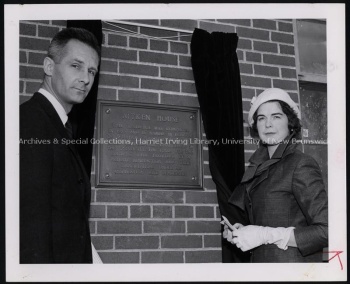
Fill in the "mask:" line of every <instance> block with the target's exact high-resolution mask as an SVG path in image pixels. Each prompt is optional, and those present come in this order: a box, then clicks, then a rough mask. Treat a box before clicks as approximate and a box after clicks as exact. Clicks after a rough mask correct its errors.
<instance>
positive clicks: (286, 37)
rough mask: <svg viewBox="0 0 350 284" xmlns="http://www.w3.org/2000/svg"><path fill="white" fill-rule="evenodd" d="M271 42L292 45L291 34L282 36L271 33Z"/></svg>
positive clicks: (282, 34)
mask: <svg viewBox="0 0 350 284" xmlns="http://www.w3.org/2000/svg"><path fill="white" fill-rule="evenodd" d="M271 40H272V41H277V42H284V43H291V44H292V43H294V36H293V34H284V33H279V32H272V33H271Z"/></svg>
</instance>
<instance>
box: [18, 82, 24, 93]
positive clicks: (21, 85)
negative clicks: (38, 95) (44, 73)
mask: <svg viewBox="0 0 350 284" xmlns="http://www.w3.org/2000/svg"><path fill="white" fill-rule="evenodd" d="M23 91H24V82H23V81H19V92H20V93H23Z"/></svg>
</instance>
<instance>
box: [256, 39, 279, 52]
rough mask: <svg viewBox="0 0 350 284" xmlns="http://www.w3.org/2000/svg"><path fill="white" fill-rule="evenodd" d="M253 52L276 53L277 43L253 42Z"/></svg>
mask: <svg viewBox="0 0 350 284" xmlns="http://www.w3.org/2000/svg"><path fill="white" fill-rule="evenodd" d="M253 45H254V50H257V51H262V52H274V53H277V52H278V47H277V43H271V42H265V41H254V42H253Z"/></svg>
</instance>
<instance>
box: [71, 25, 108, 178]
mask: <svg viewBox="0 0 350 284" xmlns="http://www.w3.org/2000/svg"><path fill="white" fill-rule="evenodd" d="M70 27H75V28H84V29H86V30H88V31H90V32H91V33H93V34H94V35H95V37H96V39H97V41H98V43H99V45H100V46H101V44H102V22H101V21H100V20H68V21H67V28H70ZM99 71H100V70H99ZM98 82H99V73H97V76H96V77H95V81H94V84H93V85H92V87H91V90H90V92H89V94H88V96H87V97H86V98H85V100H84V102H83V103H81V104H77V105H74V106H73V108H72V110H71V112H70V113H69V115H68V116H69V120H70V121H71V122H72V125H73V136H74V138H75V139H87V140H88V142H89V143H88V144H77V145H76V149H77V151H78V152H79V155H80V157H81V159H82V161H83V163H84V166H85V169H86V172H87V173H88V175H89V177H90V175H91V163H92V149H93V145H92V144H91V143H90V140H91V138H93V136H94V127H95V113H96V101H97V91H98Z"/></svg>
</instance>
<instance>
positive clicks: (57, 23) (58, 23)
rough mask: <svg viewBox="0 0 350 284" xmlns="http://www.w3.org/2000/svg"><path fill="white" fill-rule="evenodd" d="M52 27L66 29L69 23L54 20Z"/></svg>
mask: <svg viewBox="0 0 350 284" xmlns="http://www.w3.org/2000/svg"><path fill="white" fill-rule="evenodd" d="M52 25H54V26H63V27H66V26H67V21H66V20H52Z"/></svg>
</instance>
